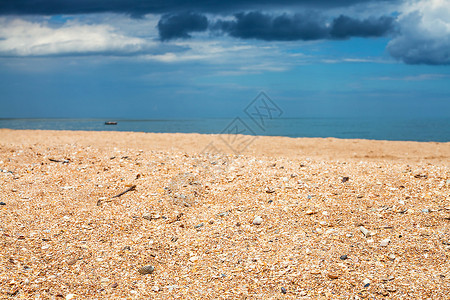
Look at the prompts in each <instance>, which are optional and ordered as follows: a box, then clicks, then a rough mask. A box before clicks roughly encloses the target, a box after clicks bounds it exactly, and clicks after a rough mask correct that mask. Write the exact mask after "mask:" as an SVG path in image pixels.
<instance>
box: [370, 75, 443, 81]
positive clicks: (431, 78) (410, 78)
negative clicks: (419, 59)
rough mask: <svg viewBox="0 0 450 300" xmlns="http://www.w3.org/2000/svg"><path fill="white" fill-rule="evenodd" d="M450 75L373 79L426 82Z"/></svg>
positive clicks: (377, 78)
mask: <svg viewBox="0 0 450 300" xmlns="http://www.w3.org/2000/svg"><path fill="white" fill-rule="evenodd" d="M448 77H450V75H447V74H419V75H411V76H403V77H392V76H384V77H376V78H372V79H374V80H383V81H390V80H400V81H424V80H437V79H444V78H448Z"/></svg>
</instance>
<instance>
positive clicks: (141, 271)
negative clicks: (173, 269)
mask: <svg viewBox="0 0 450 300" xmlns="http://www.w3.org/2000/svg"><path fill="white" fill-rule="evenodd" d="M153 271H155V267H154V266H144V267H141V268H139V269H138V272H139V274H142V275H147V274H152V273H153Z"/></svg>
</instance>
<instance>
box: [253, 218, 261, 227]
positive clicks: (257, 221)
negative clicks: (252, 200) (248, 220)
mask: <svg viewBox="0 0 450 300" xmlns="http://www.w3.org/2000/svg"><path fill="white" fill-rule="evenodd" d="M262 222H263V219H262V218H261V217H260V216H257V217H256V218H255V219H254V220H253V225H261V224H262Z"/></svg>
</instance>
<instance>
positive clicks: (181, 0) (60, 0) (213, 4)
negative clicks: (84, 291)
mask: <svg viewBox="0 0 450 300" xmlns="http://www.w3.org/2000/svg"><path fill="white" fill-rule="evenodd" d="M369 2H385V3H392V2H398V0H382V1H380V0H227V1H224V0H198V1H192V0H1V1H0V14H19V15H20V14H37V15H56V14H86V13H102V12H114V13H127V14H131V15H135V16H140V15H145V14H147V13H172V12H179V11H201V12H233V11H236V10H245V9H265V8H268V7H283V6H284V7H286V6H293V7H295V6H307V7H315V8H327V7H345V6H349V5H354V4H359V3H369Z"/></svg>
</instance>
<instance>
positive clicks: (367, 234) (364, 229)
mask: <svg viewBox="0 0 450 300" xmlns="http://www.w3.org/2000/svg"><path fill="white" fill-rule="evenodd" d="M359 230H361V232H362V233H363V234H364V236H365V237H368V236H370V235H371V232H370V231H369V230H367V229H366V228H364V227H363V226H361V227H359Z"/></svg>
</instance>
